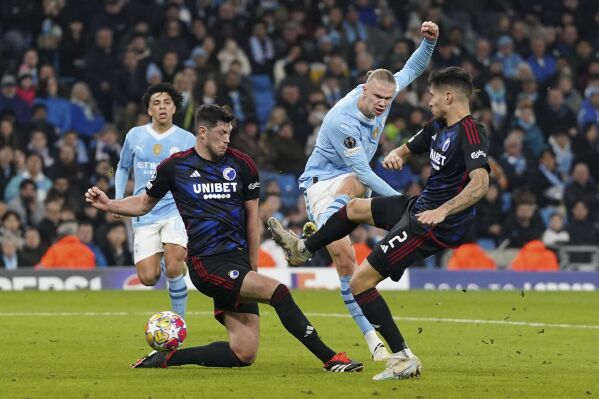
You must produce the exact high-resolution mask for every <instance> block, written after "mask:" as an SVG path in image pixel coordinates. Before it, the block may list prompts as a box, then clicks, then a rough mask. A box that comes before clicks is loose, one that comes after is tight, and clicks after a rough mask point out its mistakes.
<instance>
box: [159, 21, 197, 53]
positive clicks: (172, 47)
mask: <svg viewBox="0 0 599 399" xmlns="http://www.w3.org/2000/svg"><path fill="white" fill-rule="evenodd" d="M153 47H154V51H153V53H154V54H155V56H156V57H157V58H160V59H162V58H163V57H164V55H165V52H166V51H174V52H175V53H176V54H177V58H178V59H180V60H184V59H185V58H186V57H187V56H188V55H189V45H188V43H187V41H186V40H185V36H184V35H183V29H182V27H181V22H179V21H177V20H174V19H171V20H167V21H166V22H165V24H164V31H163V32H162V35H161V36H160V37H159V38H158V40H156V43H154V46H153Z"/></svg>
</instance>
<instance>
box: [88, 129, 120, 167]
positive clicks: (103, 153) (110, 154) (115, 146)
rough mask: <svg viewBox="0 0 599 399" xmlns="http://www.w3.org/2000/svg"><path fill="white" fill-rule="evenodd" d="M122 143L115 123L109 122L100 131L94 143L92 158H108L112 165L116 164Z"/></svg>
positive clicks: (98, 159)
mask: <svg viewBox="0 0 599 399" xmlns="http://www.w3.org/2000/svg"><path fill="white" fill-rule="evenodd" d="M122 147H123V146H122V145H121V143H120V142H119V137H118V133H117V131H116V129H115V127H114V125H111V124H108V125H106V126H104V128H103V129H102V130H101V131H100V134H99V135H98V139H97V140H95V141H94V142H93V144H92V159H93V160H94V161H96V162H97V161H101V160H106V161H108V162H109V163H110V164H111V165H116V164H117V162H118V160H119V157H120V154H121V149H122Z"/></svg>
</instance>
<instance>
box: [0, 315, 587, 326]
mask: <svg viewBox="0 0 599 399" xmlns="http://www.w3.org/2000/svg"><path fill="white" fill-rule="evenodd" d="M151 314H152V312H0V317H102V316H104V317H113V316H148V315H151ZM187 314H188V315H189V316H212V315H213V312H187ZM261 314H263V315H272V314H273V313H272V312H264V311H263V312H261ZM306 316H310V317H335V318H349V317H350V315H348V314H341V313H314V312H308V313H306ZM393 318H394V319H395V320H399V321H420V322H431V323H461V324H493V325H505V326H525V327H555V328H580V329H591V330H599V325H588V324H564V323H542V322H528V321H509V320H478V319H453V318H444V317H401V316H395V317H393Z"/></svg>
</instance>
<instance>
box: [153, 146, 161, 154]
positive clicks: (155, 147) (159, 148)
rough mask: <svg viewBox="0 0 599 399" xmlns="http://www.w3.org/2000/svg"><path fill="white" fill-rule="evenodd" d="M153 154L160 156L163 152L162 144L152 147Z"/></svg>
mask: <svg viewBox="0 0 599 399" xmlns="http://www.w3.org/2000/svg"><path fill="white" fill-rule="evenodd" d="M152 152H153V153H154V155H160V153H161V152H162V144H154V145H153V146H152Z"/></svg>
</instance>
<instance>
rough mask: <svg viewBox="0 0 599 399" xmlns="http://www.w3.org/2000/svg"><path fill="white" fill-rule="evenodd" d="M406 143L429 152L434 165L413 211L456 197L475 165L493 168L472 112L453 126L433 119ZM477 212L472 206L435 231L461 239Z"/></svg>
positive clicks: (420, 150) (436, 205)
mask: <svg viewBox="0 0 599 399" xmlns="http://www.w3.org/2000/svg"><path fill="white" fill-rule="evenodd" d="M407 146H408V149H409V150H410V152H413V153H415V154H424V153H427V152H428V153H429V155H430V162H431V168H432V170H431V175H430V177H429V178H428V181H427V183H426V187H425V188H424V191H423V192H422V194H421V196H420V197H419V198H418V200H417V201H416V204H415V206H414V213H418V212H422V211H425V210H431V209H435V208H438V207H439V206H441V205H443V204H444V203H445V202H447V201H449V200H450V199H452V198H454V197H455V196H456V195H458V194H459V193H460V192H461V191H462V189H463V188H464V187H465V186H466V184H468V182H469V181H470V177H469V174H470V172H471V171H473V170H474V169H477V168H485V169H487V170H490V168H489V164H488V162H487V153H488V147H487V136H486V134H485V130H484V128H483V127H482V125H480V124H479V123H478V122H476V121H475V120H474V119H472V117H471V116H470V115H468V116H466V117H465V118H463V119H461V120H460V121H459V122H457V123H455V124H453V125H451V126H447V125H446V124H445V123H443V122H440V121H438V120H433V121H431V122H429V123H427V124H426V125H425V127H424V128H423V129H422V130H421V131H419V132H418V133H416V134H415V135H414V136H413V137H412V138H410V140H409V141H408V143H407ZM474 214H475V208H474V207H470V208H468V209H465V210H463V211H461V212H458V213H456V214H453V215H450V216H449V217H447V219H446V220H445V221H444V222H443V223H442V224H441V225H439V226H437V227H436V228H435V232H438V233H441V234H443V235H444V236H445V237H446V238H447V239H448V240H450V241H454V240H460V239H461V238H462V236H463V235H464V234H465V233H466V231H465V230H468V229H469V228H470V224H471V223H472V218H473V217H474Z"/></svg>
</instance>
